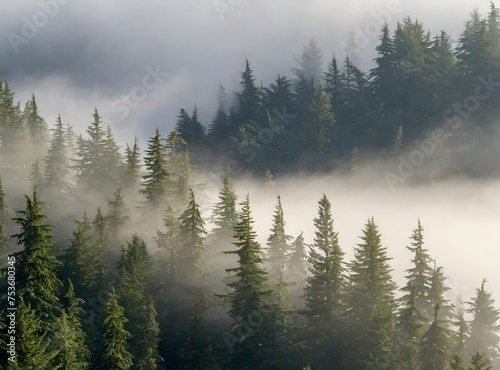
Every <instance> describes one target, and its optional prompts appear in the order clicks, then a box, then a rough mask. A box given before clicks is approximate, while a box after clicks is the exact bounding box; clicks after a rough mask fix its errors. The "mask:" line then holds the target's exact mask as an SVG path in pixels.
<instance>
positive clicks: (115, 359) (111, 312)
mask: <svg viewBox="0 0 500 370" xmlns="http://www.w3.org/2000/svg"><path fill="white" fill-rule="evenodd" d="M127 322H128V320H127V318H126V317H125V312H124V309H123V307H122V306H120V304H119V303H118V297H117V295H116V293H115V292H114V291H113V292H111V293H110V294H109V298H108V301H107V302H106V312H105V317H104V327H105V330H106V331H105V334H104V353H103V355H102V364H101V368H102V369H103V370H104V369H106V370H108V369H116V370H129V369H131V367H132V361H133V356H132V355H131V354H130V352H129V351H128V349H127V340H129V339H130V338H131V334H130V333H129V332H128V331H127V330H125V327H124V325H125V324H126V323H127Z"/></svg>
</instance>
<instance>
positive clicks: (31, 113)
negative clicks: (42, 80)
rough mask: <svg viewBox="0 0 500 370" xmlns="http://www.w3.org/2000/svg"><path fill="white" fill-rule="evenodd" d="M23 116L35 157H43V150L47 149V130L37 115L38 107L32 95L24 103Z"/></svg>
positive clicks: (42, 120)
mask: <svg viewBox="0 0 500 370" xmlns="http://www.w3.org/2000/svg"><path fill="white" fill-rule="evenodd" d="M23 116H24V120H25V122H26V127H27V129H28V132H29V136H30V138H31V143H32V148H33V149H34V155H35V157H36V156H39V155H44V154H45V150H46V149H47V142H48V128H47V123H46V122H45V120H44V119H43V118H42V117H40V115H39V113H38V105H37V103H36V100H35V95H32V97H31V99H30V100H29V101H28V102H26V106H25V108H24V112H23Z"/></svg>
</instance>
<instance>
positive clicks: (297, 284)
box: [285, 232, 308, 305]
mask: <svg viewBox="0 0 500 370" xmlns="http://www.w3.org/2000/svg"><path fill="white" fill-rule="evenodd" d="M302 234H303V233H302V232H301V233H300V234H299V236H297V238H295V240H294V241H293V242H292V243H291V245H290V249H291V252H290V258H289V259H288V268H287V274H286V275H285V279H286V280H287V281H290V285H291V289H292V296H294V297H302V293H303V287H304V286H305V282H306V276H307V271H308V263H307V252H306V244H305V243H304V236H303V235H302ZM295 305H296V302H295Z"/></svg>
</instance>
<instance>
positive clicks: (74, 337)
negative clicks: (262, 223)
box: [0, 171, 500, 370]
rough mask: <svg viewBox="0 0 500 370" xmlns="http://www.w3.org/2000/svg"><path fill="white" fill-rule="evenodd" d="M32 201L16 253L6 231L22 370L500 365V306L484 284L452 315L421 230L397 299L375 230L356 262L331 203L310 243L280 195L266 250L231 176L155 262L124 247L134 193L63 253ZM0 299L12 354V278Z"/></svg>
mask: <svg viewBox="0 0 500 370" xmlns="http://www.w3.org/2000/svg"><path fill="white" fill-rule="evenodd" d="M148 176H149V175H144V182H145V183H147V178H148ZM25 202H26V206H25V208H24V209H23V210H22V211H19V212H17V216H16V217H14V218H13V219H12V220H13V221H14V223H15V225H17V230H18V231H17V234H15V235H13V236H12V239H13V240H14V241H15V242H16V244H17V246H18V248H15V250H16V252H14V253H12V247H11V246H9V240H8V239H9V238H8V237H7V236H6V234H5V227H3V226H2V234H1V236H2V238H1V241H2V248H3V250H4V251H5V250H7V251H9V254H11V255H13V256H15V258H16V262H15V269H16V303H17V308H18V310H17V312H16V355H17V357H16V360H17V362H16V363H11V362H9V363H8V365H7V368H8V369H162V368H167V369H168V368H176V369H177V368H178V369H258V368H260V369H304V368H309V369H332V368H335V369H360V368H364V369H411V370H417V369H443V370H444V369H456V370H459V369H463V370H465V369H473V370H486V369H492V368H497V367H498V366H499V365H500V352H499V344H500V336H499V330H500V325H498V320H499V319H500V310H498V309H496V308H495V304H494V300H493V299H492V296H491V293H490V292H488V291H487V289H486V287H485V281H483V282H482V283H481V286H480V288H478V289H476V294H475V296H474V297H472V299H471V301H470V302H467V306H468V308H467V309H465V308H464V306H463V305H462V302H461V301H460V300H458V301H457V303H456V304H452V303H450V300H449V299H448V298H447V294H446V292H447V290H448V287H447V286H446V278H445V275H444V272H443V269H442V267H439V266H436V265H435V263H434V264H433V261H432V259H431V257H430V255H429V252H428V250H427V249H426V248H425V246H424V240H423V227H422V225H421V224H420V221H419V222H418V224H417V226H416V228H415V229H414V230H413V232H412V234H411V236H410V245H409V246H408V247H407V248H408V251H409V255H410V256H411V262H412V267H411V268H409V269H408V270H407V271H406V272H407V274H406V281H405V283H404V285H403V286H402V287H400V288H399V289H398V287H397V286H396V284H395V283H394V281H393V280H392V277H391V271H392V270H391V266H390V258H389V257H388V255H387V250H386V248H385V247H383V245H382V242H381V234H380V232H379V230H378V228H377V225H376V224H375V221H374V220H373V218H371V219H368V221H367V223H366V225H365V227H364V229H363V230H362V231H361V236H360V242H359V244H357V246H356V247H355V250H354V252H355V253H354V259H353V260H352V261H349V262H348V261H345V260H344V252H343V250H342V248H341V247H340V245H339V240H338V233H337V232H336V231H335V229H334V226H333V216H332V210H331V204H330V201H329V200H328V198H327V197H326V196H323V197H322V198H321V199H320V200H319V202H318V215H317V217H316V218H315V219H314V220H313V223H314V229H315V234H314V235H315V236H314V240H313V242H312V243H311V244H306V243H305V241H304V238H303V237H302V234H300V235H298V236H297V237H296V238H292V237H291V236H289V235H288V234H287V233H286V231H285V216H284V211H283V207H282V205H281V199H280V197H279V196H278V198H277V202H276V208H275V212H274V214H273V221H272V226H271V229H270V234H269V236H268V238H267V242H266V246H265V247H263V246H261V244H260V243H259V242H258V241H257V234H256V232H255V230H254V227H253V223H254V221H253V217H252V212H251V209H250V201H249V196H248V195H247V196H246V197H245V198H244V199H243V201H242V202H241V203H240V204H239V207H238V204H237V196H236V194H235V191H234V188H233V185H232V179H231V174H230V172H229V171H228V172H227V174H226V176H225V177H224V181H223V186H222V187H221V189H220V192H219V199H218V202H217V203H216V204H215V205H214V206H213V212H212V217H211V222H212V223H213V224H214V228H213V229H212V230H211V231H210V233H208V232H207V231H206V228H205V222H204V220H203V218H202V217H201V214H200V209H199V205H198V204H197V203H196V200H195V195H194V193H193V192H192V191H191V190H189V191H188V198H187V202H186V204H185V205H184V208H183V210H182V212H180V214H177V213H176V212H175V211H173V210H172V208H171V207H170V206H167V207H166V208H165V212H164V217H163V223H164V225H163V228H162V229H161V230H157V235H156V237H155V242H156V244H157V248H155V249H154V252H152V250H153V248H149V249H148V248H147V246H146V244H145V242H144V240H143V239H142V238H141V237H140V236H138V235H137V234H134V235H132V236H131V237H129V238H128V240H126V241H124V240H123V238H122V237H121V235H122V233H121V230H122V229H123V227H124V226H125V225H127V217H128V216H127V215H128V214H129V212H130V210H129V209H128V207H127V206H126V205H125V203H124V199H123V196H122V195H121V193H120V190H117V191H116V192H115V194H114V198H113V199H112V200H111V201H109V202H108V212H107V213H106V214H105V215H103V213H102V212H101V210H100V209H98V211H97V214H96V216H95V218H94V219H93V220H90V219H89V218H88V217H87V215H86V213H85V214H84V215H83V217H82V218H81V219H80V220H78V221H76V223H75V227H74V230H73V232H72V235H71V238H70V240H69V241H67V242H66V243H65V245H64V247H63V248H61V249H60V250H59V253H57V252H56V249H57V248H56V245H55V242H54V240H53V238H52V234H53V228H52V226H50V225H49V224H48V222H47V219H46V217H45V215H44V211H43V203H42V202H41V201H40V199H39V195H38V193H37V191H36V190H35V191H34V192H33V195H32V196H30V197H28V196H26V197H25ZM0 205H1V206H2V208H1V209H0V210H1V213H0V214H1V215H2V219H1V221H2V225H5V224H7V225H8V226H9V218H11V217H12V215H13V212H12V211H11V209H10V208H9V206H8V204H7V201H6V195H5V192H4V191H3V190H2V191H0ZM141 207H144V206H141ZM146 207H147V206H146ZM144 217H153V216H152V214H151V213H145V214H144ZM224 254H227V255H229V256H233V257H234V258H229V259H224V258H223V255H224ZM2 262H3V261H2ZM4 264H5V263H4ZM224 270H225V271H224ZM221 283H223V284H222V286H221ZM1 287H2V301H1V306H2V307H1V308H2V311H1V315H2V320H1V321H2V323H3V324H2V331H3V332H4V334H3V335H2V339H3V341H2V347H5V344H6V342H8V340H9V339H8V338H9V336H6V335H5V330H6V325H5V324H6V323H7V320H6V317H5V315H6V312H7V310H6V305H7V299H6V292H7V284H6V279H5V280H2V283H1ZM398 291H399V292H401V294H398ZM466 315H468V316H469V319H466Z"/></svg>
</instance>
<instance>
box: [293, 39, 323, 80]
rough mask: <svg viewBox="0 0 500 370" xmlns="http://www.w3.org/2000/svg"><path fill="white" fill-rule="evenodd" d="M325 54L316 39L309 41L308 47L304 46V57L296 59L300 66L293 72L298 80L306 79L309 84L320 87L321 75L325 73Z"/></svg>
mask: <svg viewBox="0 0 500 370" xmlns="http://www.w3.org/2000/svg"><path fill="white" fill-rule="evenodd" d="M322 59H323V53H322V52H321V49H320V48H319V47H318V44H317V42H316V40H315V39H314V38H312V39H311V40H309V43H308V44H307V46H304V49H303V51H302V55H301V56H300V57H298V58H295V61H296V62H297V64H298V65H299V67H298V68H293V69H292V72H293V74H295V75H296V76H297V77H298V78H304V79H305V80H306V81H308V82H312V83H314V85H318V84H320V83H321V75H322V73H323V66H322V65H323V61H322Z"/></svg>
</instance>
